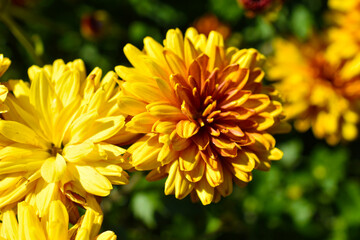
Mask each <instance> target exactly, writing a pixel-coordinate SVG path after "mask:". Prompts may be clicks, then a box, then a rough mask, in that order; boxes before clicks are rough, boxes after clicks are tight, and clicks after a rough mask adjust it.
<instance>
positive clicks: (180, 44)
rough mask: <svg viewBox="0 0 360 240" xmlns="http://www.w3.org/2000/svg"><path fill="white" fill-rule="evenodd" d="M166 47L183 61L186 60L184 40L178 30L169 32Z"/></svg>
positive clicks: (165, 42) (165, 41)
mask: <svg viewBox="0 0 360 240" xmlns="http://www.w3.org/2000/svg"><path fill="white" fill-rule="evenodd" d="M164 46H165V47H166V48H168V49H170V50H171V51H173V52H174V53H175V54H176V55H178V56H179V57H180V58H181V59H184V39H183V35H182V33H181V31H180V30H179V29H178V28H177V29H170V30H169V31H167V33H166V40H164Z"/></svg>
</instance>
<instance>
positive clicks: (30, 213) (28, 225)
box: [18, 202, 46, 240]
mask: <svg viewBox="0 0 360 240" xmlns="http://www.w3.org/2000/svg"><path fill="white" fill-rule="evenodd" d="M18 219H19V227H20V229H19V235H20V239H29V240H46V234H45V232H44V229H43V228H42V226H41V223H40V221H39V218H38V217H37V216H36V212H35V210H34V208H33V207H32V206H30V205H28V204H27V203H25V202H21V203H19V204H18Z"/></svg>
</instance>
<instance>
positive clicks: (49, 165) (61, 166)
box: [41, 154, 66, 183]
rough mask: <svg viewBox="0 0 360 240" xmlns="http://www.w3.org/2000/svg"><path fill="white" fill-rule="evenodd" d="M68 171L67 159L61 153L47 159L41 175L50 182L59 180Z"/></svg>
mask: <svg viewBox="0 0 360 240" xmlns="http://www.w3.org/2000/svg"><path fill="white" fill-rule="evenodd" d="M65 171H66V160H65V159H64V157H63V156H62V155H60V154H57V155H56V157H50V158H48V159H46V160H45V162H44V163H43V165H42V166H41V176H42V177H43V178H44V180H45V181H46V182H48V183H53V182H58V181H60V180H61V178H62V177H63V175H64V173H65Z"/></svg>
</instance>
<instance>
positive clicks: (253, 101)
mask: <svg viewBox="0 0 360 240" xmlns="http://www.w3.org/2000/svg"><path fill="white" fill-rule="evenodd" d="M124 52H125V55H126V57H127V58H128V59H129V61H130V62H131V64H132V65H133V66H134V67H130V68H129V67H124V66H117V67H116V68H115V70H116V72H117V73H118V74H119V76H120V77H121V78H122V79H123V80H124V81H125V82H124V83H123V84H122V92H121V96H120V98H119V107H120V109H121V110H122V111H124V113H125V114H128V115H130V116H133V117H132V119H131V120H130V121H129V122H128V123H127V124H126V129H127V130H128V131H130V132H134V133H143V134H145V135H144V137H142V138H141V139H140V140H138V141H137V142H136V143H134V144H133V145H132V146H131V147H130V148H129V149H128V152H127V154H125V155H124V157H125V156H127V157H129V159H130V161H131V162H132V164H133V166H134V167H135V169H137V170H151V172H150V173H149V174H148V176H147V179H148V180H158V179H162V178H165V177H166V176H167V180H166V183H165V194H166V195H168V194H175V197H176V198H179V199H182V198H184V197H185V196H187V195H188V194H191V196H192V199H193V200H197V199H200V200H201V202H202V203H203V204H209V203H211V202H216V201H218V200H220V197H221V196H227V195H229V194H230V193H231V192H232V189H233V182H236V183H237V184H239V185H241V186H243V185H245V184H246V183H247V182H249V181H251V179H252V170H253V169H260V170H268V169H269V168H270V163H271V161H272V160H279V159H280V158H281V157H282V152H281V151H280V150H279V149H277V148H276V147H275V139H274V138H273V136H272V135H271V134H270V131H271V130H273V131H281V130H283V128H284V126H286V125H283V124H280V118H281V117H282V115H281V113H282V106H281V104H280V102H278V101H277V100H276V99H277V98H276V93H275V92H274V91H273V90H272V89H271V88H269V87H264V86H263V85H262V79H263V76H264V73H263V71H262V69H261V68H260V66H261V64H262V62H263V61H264V57H263V55H261V54H259V53H258V52H257V51H256V50H254V49H243V50H238V49H236V48H225V47H224V42H223V37H222V36H221V34H219V33H217V32H214V31H213V32H211V33H210V35H209V37H208V38H206V36H205V35H203V34H198V33H197V31H196V30H195V29H194V28H189V29H188V30H187V31H186V33H185V37H183V35H182V33H181V31H180V30H179V29H176V30H174V29H171V30H169V31H168V32H167V35H166V39H165V40H164V46H162V45H161V44H159V43H158V42H156V41H155V40H153V39H152V38H150V37H147V38H145V39H144V50H143V51H140V50H138V49H137V48H135V47H134V46H132V45H130V44H128V45H126V46H125V48H124Z"/></svg>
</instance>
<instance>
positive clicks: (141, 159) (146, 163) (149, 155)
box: [132, 136, 162, 170]
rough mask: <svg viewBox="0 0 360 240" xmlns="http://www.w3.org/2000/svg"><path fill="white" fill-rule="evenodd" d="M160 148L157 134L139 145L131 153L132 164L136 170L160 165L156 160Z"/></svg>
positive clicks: (149, 168)
mask: <svg viewBox="0 0 360 240" xmlns="http://www.w3.org/2000/svg"><path fill="white" fill-rule="evenodd" d="M161 148H162V144H160V143H159V141H158V138H157V136H154V137H151V138H149V139H148V140H147V141H146V142H144V143H143V144H142V145H140V146H139V147H138V148H137V149H135V151H134V152H133V154H132V160H133V161H132V164H133V165H134V167H135V168H136V169H137V170H151V169H154V168H156V167H159V166H160V162H158V161H157V158H158V154H159V152H160V150H161Z"/></svg>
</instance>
